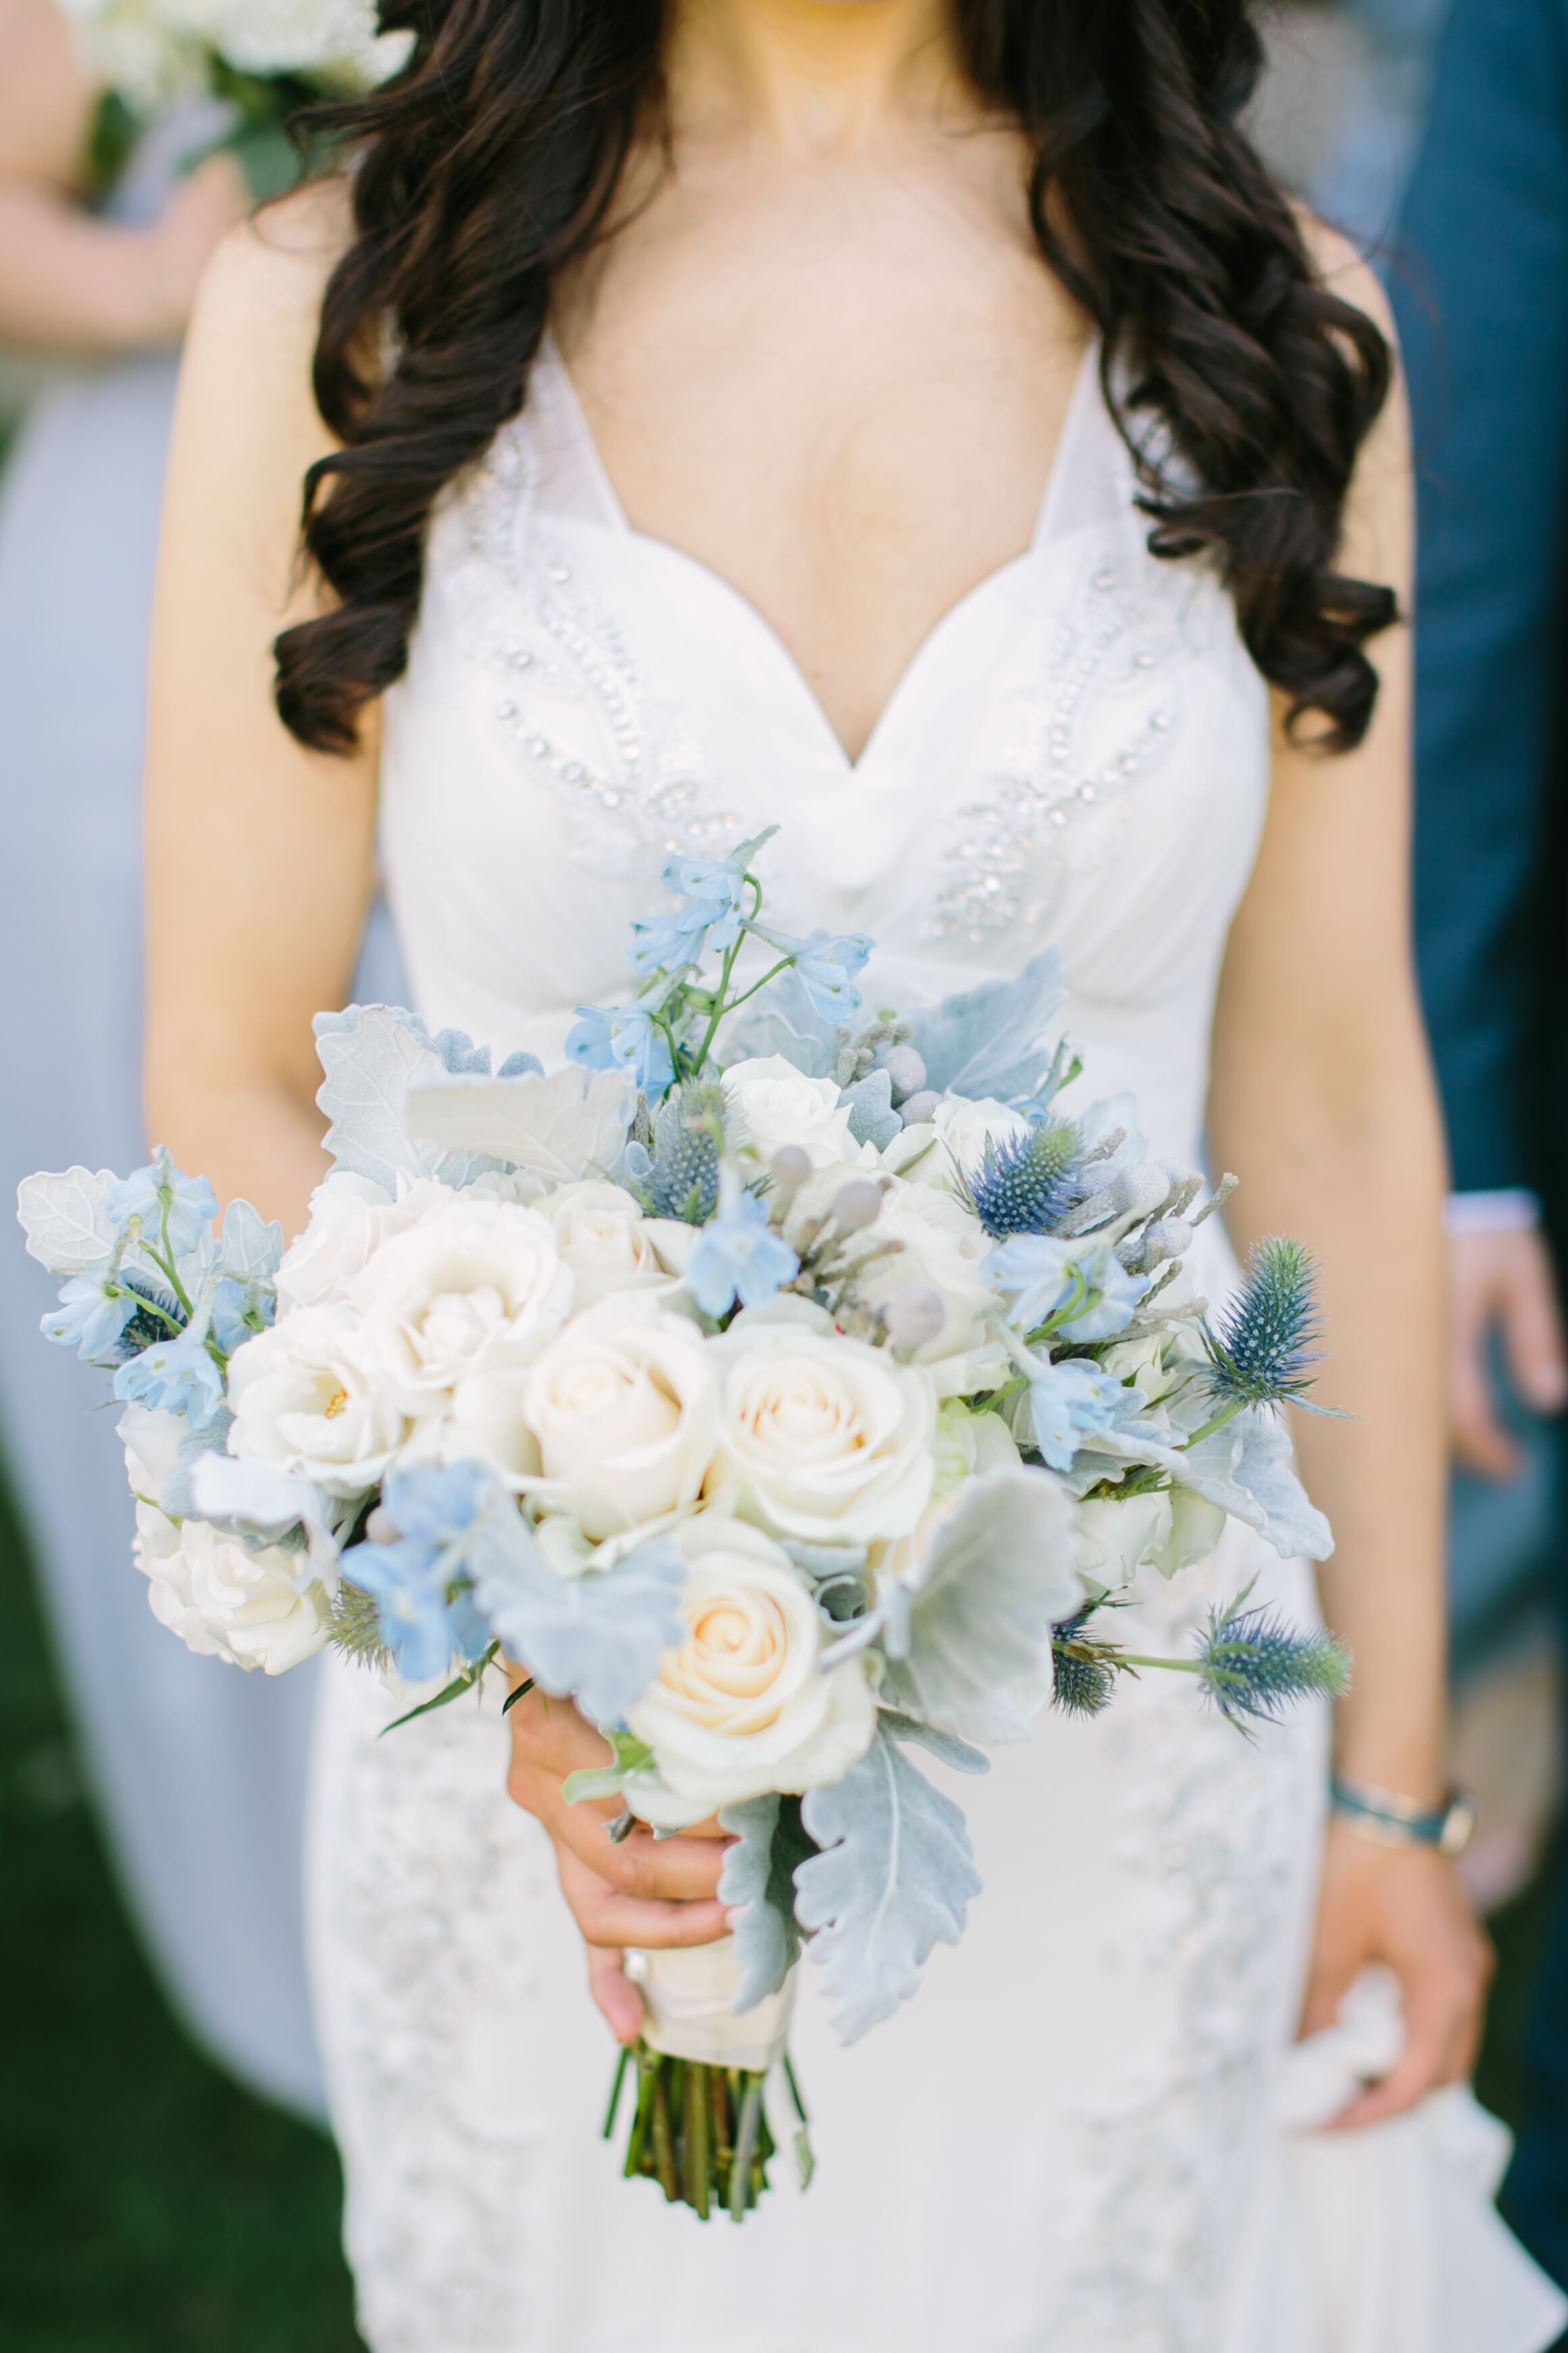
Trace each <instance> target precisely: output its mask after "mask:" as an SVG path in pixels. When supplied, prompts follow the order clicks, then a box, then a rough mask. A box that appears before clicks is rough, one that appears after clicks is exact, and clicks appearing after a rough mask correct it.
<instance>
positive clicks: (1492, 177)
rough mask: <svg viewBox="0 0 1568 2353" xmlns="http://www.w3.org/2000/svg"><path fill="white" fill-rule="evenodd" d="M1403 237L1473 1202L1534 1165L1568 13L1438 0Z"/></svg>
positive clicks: (1554, 5) (1441, 822) (1435, 867)
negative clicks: (1427, 103)
mask: <svg viewBox="0 0 1568 2353" xmlns="http://www.w3.org/2000/svg"><path fill="white" fill-rule="evenodd" d="M1401 244H1402V250H1401V254H1400V257H1399V261H1398V265H1397V267H1396V269H1395V272H1394V278H1395V284H1394V305H1395V311H1396V313H1397V315H1398V318H1399V325H1400V333H1401V337H1402V340H1403V343H1404V346H1405V365H1406V369H1407V372H1408V375H1409V380H1410V392H1411V402H1412V408H1413V412H1414V419H1415V453H1416V465H1417V473H1418V491H1419V513H1420V534H1421V536H1420V558H1419V567H1418V581H1417V591H1416V623H1417V640H1416V645H1417V652H1416V737H1415V741H1416V825H1415V921H1416V944H1417V954H1418V957H1419V963H1420V972H1421V985H1422V991H1423V995H1424V997H1425V1001H1426V1014H1427V1019H1428V1022H1429V1024H1430V1027H1431V1031H1432V1039H1433V1046H1434V1050H1435V1053H1436V1062H1437V1072H1438V1080H1439V1083H1440V1085H1441V1088H1442V1092H1443V1098H1444V1107H1445V1110H1446V1113H1447V1121H1448V1132H1449V1141H1450V1146H1451V1149H1452V1153H1453V1158H1454V1174H1455V1182H1456V1184H1457V1185H1458V1187H1461V1189H1466V1190H1469V1189H1485V1188H1489V1187H1494V1186H1499V1187H1500V1186H1511V1185H1521V1184H1528V1183H1530V1182H1531V1179H1532V1176H1533V1175H1534V1170H1533V1167H1532V1155H1531V1136H1530V1120H1529V1116H1528V1109H1529V1084H1530V1080H1529V1066H1530V1038H1531V999H1532V995H1533V990H1532V974H1533V968H1534V949H1533V944H1532V943H1533V934H1534V923H1533V915H1534V883H1535V879H1536V876H1537V874H1538V872H1539V867H1540V859H1541V854H1542V844H1543V840H1544V836H1545V828H1546V821H1547V818H1548V815H1549V811H1550V806H1551V800H1552V793H1553V789H1554V786H1555V783H1556V777H1555V774H1554V753H1553V744H1552V735H1553V732H1554V731H1553V720H1554V717H1555V709H1554V697H1555V691H1556V678H1555V673H1556V671H1557V669H1558V664H1557V662H1556V660H1555V659H1554V656H1555V651H1556V641H1557V630H1558V628H1559V625H1560V595H1561V589H1562V585H1563V549H1564V543H1565V524H1568V516H1565V512H1564V506H1565V501H1564V491H1565V472H1568V0H1457V5H1456V6H1455V10H1454V14H1453V16H1452V17H1451V19H1450V21H1449V26H1448V30H1447V38H1446V41H1445V44H1444V47H1443V50H1442V54H1441V58H1440V62H1439V67H1438V74H1437V82H1436V93H1435V100H1434V105H1433V109H1432V114H1431V119H1430V122H1429V125H1428V130H1427V134H1426V144H1425V147H1424V150H1423V153H1422V157H1421V161H1420V164H1419V165H1418V167H1417V170H1416V174H1415V180H1414V182H1413V184H1412V187H1411V191H1410V195H1409V198H1408V200H1407V204H1406V208H1405V221H1404V234H1403V237H1402V241H1401Z"/></svg>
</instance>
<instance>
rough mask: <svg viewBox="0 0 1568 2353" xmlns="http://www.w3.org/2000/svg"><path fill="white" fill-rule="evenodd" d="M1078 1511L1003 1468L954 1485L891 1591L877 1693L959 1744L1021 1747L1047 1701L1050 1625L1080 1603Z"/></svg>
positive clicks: (1049, 1486)
mask: <svg viewBox="0 0 1568 2353" xmlns="http://www.w3.org/2000/svg"><path fill="white" fill-rule="evenodd" d="M1077 1557H1078V1546H1077V1543H1076V1540H1075V1537H1074V1533H1073V1516H1072V1504H1071V1502H1070V1500H1069V1498H1068V1495H1067V1494H1066V1493H1065V1492H1064V1491H1063V1489H1062V1488H1060V1487H1059V1486H1058V1484H1057V1482H1055V1480H1053V1479H1050V1478H1047V1476H1046V1474H1045V1473H1044V1472H1040V1471H1030V1470H1026V1469H1024V1468H1023V1467H1022V1466H1018V1467H1011V1466H1004V1467H1002V1468H1000V1469H998V1470H995V1471H988V1472H984V1475H983V1476H981V1477H980V1478H977V1479H971V1480H968V1481H966V1482H965V1483H964V1484H963V1486H962V1487H961V1488H959V1489H958V1491H957V1493H956V1495H955V1498H954V1500H953V1502H952V1504H950V1505H949V1507H948V1509H947V1510H946V1512H945V1513H944V1514H942V1516H941V1517H940V1518H939V1519H937V1520H935V1521H934V1522H933V1523H932V1525H931V1530H930V1534H929V1535H928V1537H927V1539H926V1549H925V1553H924V1556H923V1558H922V1559H921V1561H920V1563H919V1564H918V1565H917V1567H915V1569H914V1570H913V1571H912V1572H911V1573H910V1575H909V1576H908V1577H903V1578H900V1580H899V1582H898V1583H897V1584H895V1585H892V1586H890V1587H889V1589H888V1591H887V1593H886V1594H885V1597H884V1599H885V1601H886V1605H887V1609H888V1613H889V1622H888V1627H887V1630H886V1633H885V1634H884V1637H883V1641H884V1647H885V1649H886V1651H887V1653H888V1668H887V1672H886V1674H885V1676H884V1678H883V1682H882V1697H883V1698H884V1699H885V1700H886V1701H887V1702H888V1703H889V1705H890V1706H892V1707H895V1708H899V1709H901V1710H902V1711H903V1712H904V1713H905V1714H906V1715H911V1716H914V1717H915V1718H916V1719H917V1720H919V1721H920V1722H921V1723H923V1724H930V1725H935V1726H936V1727H937V1729H938V1730H939V1731H942V1732H948V1733H952V1734H955V1735H956V1736H957V1737H958V1738H959V1739H960V1740H981V1741H991V1740H1022V1739H1024V1738H1025V1737H1026V1736H1027V1734H1028V1732H1029V1729H1030V1726H1031V1725H1033V1723H1034V1720H1035V1718H1036V1716H1037V1715H1038V1714H1039V1712H1040V1709H1041V1708H1042V1707H1043V1706H1044V1705H1045V1704H1046V1702H1047V1700H1048V1699H1049V1697H1050V1694H1051V1629H1052V1627H1053V1626H1055V1625H1058V1624H1059V1623H1060V1621H1061V1620H1063V1619H1065V1618H1070V1617H1071V1616H1072V1614H1073V1612H1074V1610H1075V1609H1078V1608H1079V1604H1080V1602H1081V1600H1082V1598H1083V1596H1082V1589H1081V1586H1080V1582H1079V1576H1078V1572H1077V1567H1076V1561H1077Z"/></svg>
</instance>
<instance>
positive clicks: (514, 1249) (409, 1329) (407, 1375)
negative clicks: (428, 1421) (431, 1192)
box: [349, 1187, 574, 1415]
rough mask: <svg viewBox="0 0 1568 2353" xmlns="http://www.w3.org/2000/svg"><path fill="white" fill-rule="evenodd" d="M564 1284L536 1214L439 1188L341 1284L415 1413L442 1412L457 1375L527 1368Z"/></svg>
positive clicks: (552, 1328) (563, 1298)
mask: <svg viewBox="0 0 1568 2353" xmlns="http://www.w3.org/2000/svg"><path fill="white" fill-rule="evenodd" d="M573 1290H574V1283H573V1275H572V1270H571V1268H570V1267H569V1266H567V1265H566V1264H564V1262H563V1260H562V1258H561V1255H560V1252H559V1251H558V1250H557V1249H556V1246H555V1236H554V1234H553V1233H552V1230H551V1226H550V1221H549V1219H547V1218H546V1217H544V1216H543V1215H542V1212H541V1211H540V1210H538V1209H534V1208H525V1207H524V1206H523V1205H522V1203H521V1202H519V1201H504V1200H500V1199H498V1198H496V1197H495V1195H494V1194H491V1193H454V1192H451V1191H449V1190H447V1187H441V1198H439V1199H438V1200H435V1201H432V1202H431V1203H430V1204H429V1206H428V1207H427V1208H426V1209H425V1210H424V1211H423V1212H422V1214H421V1216H420V1218H419V1220H418V1223H417V1224H416V1225H414V1226H412V1227H410V1228H409V1229H408V1230H407V1231H406V1232H405V1233H401V1234H395V1235H394V1236H393V1238H392V1240H390V1241H388V1242H385V1243H384V1245H383V1246H382V1248H381V1249H380V1250H377V1251H376V1253H375V1255H374V1258H372V1259H370V1260H368V1261H366V1263H365V1265H364V1266H363V1269H362V1270H361V1271H360V1272H359V1274H357V1275H356V1276H355V1278H354V1280H353V1282H352V1283H351V1285H350V1286H349V1293H350V1298H351V1301H352V1303H353V1305H354V1306H355V1307H356V1308H357V1309H358V1310H359V1311H360V1313H361V1314H363V1319H364V1330H365V1337H366V1343H367V1345H368V1346H369V1347H370V1348H371V1349H372V1350H373V1351H374V1355H375V1356H376V1358H377V1360H378V1362H379V1363H380V1364H381V1365H382V1366H383V1367H384V1370H385V1372H386V1375H387V1377H388V1378H389V1379H390V1380H391V1382H392V1383H393V1385H394V1387H395V1390H396V1392H397V1395H398V1397H399V1398H400V1400H401V1402H402V1404H403V1406H404V1409H405V1411H406V1412H408V1413H411V1414H416V1415H422V1414H429V1413H437V1414H439V1413H444V1412H445V1411H446V1410H447V1404H448V1400H449V1398H450V1396H451V1392H452V1391H453V1390H454V1389H455V1388H457V1386H458V1383H459V1382H460V1381H465V1380H468V1379H470V1378H472V1377H474V1376H476V1375H478V1374H482V1373H490V1372H501V1371H509V1370H515V1369H518V1368H521V1367H522V1366H527V1365H531V1363H532V1362H533V1360H534V1358H535V1357H536V1356H539V1354H540V1353H541V1351H542V1349H543V1348H545V1347H547V1346H548V1345H549V1344H550V1342H551V1341H552V1339H553V1338H554V1336H555V1335H556V1333H557V1332H559V1331H560V1329H561V1326H562V1325H563V1324H564V1322H565V1321H566V1318H567V1316H568V1315H569V1314H570V1313H571V1311H572V1300H573Z"/></svg>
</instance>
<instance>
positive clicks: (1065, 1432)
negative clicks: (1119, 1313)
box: [1029, 1356, 1127, 1471]
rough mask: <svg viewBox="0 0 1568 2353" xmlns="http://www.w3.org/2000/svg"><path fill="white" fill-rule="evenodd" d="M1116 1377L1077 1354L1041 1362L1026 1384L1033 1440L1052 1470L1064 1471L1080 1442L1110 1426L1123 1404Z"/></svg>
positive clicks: (1093, 1436) (1124, 1399)
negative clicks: (1032, 1424)
mask: <svg viewBox="0 0 1568 2353" xmlns="http://www.w3.org/2000/svg"><path fill="white" fill-rule="evenodd" d="M1126 1398H1127V1393H1126V1391H1125V1389H1124V1388H1122V1386H1121V1382H1120V1381H1119V1380H1115V1379H1113V1378H1112V1377H1111V1376H1110V1374H1109V1373H1102V1372H1100V1370H1099V1369H1098V1368H1097V1367H1096V1366H1093V1365H1089V1364H1085V1363H1084V1362H1083V1360H1082V1359H1081V1357H1076V1356H1069V1357H1068V1359H1067V1361H1066V1362H1065V1363H1063V1364H1059V1365H1052V1364H1047V1363H1042V1364H1041V1365H1040V1367H1039V1369H1038V1371H1037V1373H1036V1374H1035V1375H1034V1376H1033V1377H1032V1378H1031V1380H1030V1383H1029V1408H1030V1416H1031V1419H1032V1420H1033V1423H1034V1430H1035V1443H1036V1444H1037V1446H1038V1448H1039V1450H1040V1452H1041V1453H1042V1454H1043V1455H1044V1457H1045V1459H1046V1461H1047V1462H1048V1463H1049V1465H1050V1467H1051V1469H1052V1470H1053V1471H1070V1470H1071V1468H1072V1460H1073V1456H1074V1455H1075V1454H1076V1453H1077V1452H1078V1450H1079V1447H1080V1446H1081V1445H1082V1444H1083V1442H1084V1440H1086V1439H1089V1438H1095V1437H1098V1436H1100V1434H1101V1433H1102V1432H1104V1431H1105V1430H1110V1429H1111V1428H1112V1427H1113V1426H1114V1424H1115V1420H1116V1416H1117V1413H1118V1411H1119V1409H1121V1406H1123V1405H1124V1404H1125V1403H1126Z"/></svg>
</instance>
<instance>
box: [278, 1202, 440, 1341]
mask: <svg viewBox="0 0 1568 2353" xmlns="http://www.w3.org/2000/svg"><path fill="white" fill-rule="evenodd" d="M447 1192H448V1188H447V1187H446V1186H445V1185H442V1184H438V1183H437V1180H436V1178H435V1177H433V1176H431V1177H426V1178H425V1179H424V1180H423V1181H422V1182H421V1183H419V1184H416V1185H410V1186H408V1187H405V1190H404V1192H403V1193H402V1194H401V1196H400V1197H399V1198H397V1199H396V1200H394V1199H393V1197H392V1195H391V1194H390V1193H389V1192H388V1191H387V1190H386V1188H385V1187H384V1186H382V1185H377V1184H374V1183H373V1182H372V1180H371V1179H370V1178H369V1177H368V1176H352V1175H351V1174H350V1173H349V1171H348V1170H347V1169H346V1168H339V1169H334V1170H333V1172H332V1174H331V1176H329V1177H328V1178H327V1179H326V1181H325V1183H324V1184H321V1185H318V1186H317V1187H316V1189H315V1191H314V1192H313V1193H312V1194H311V1196H310V1222H309V1224H308V1225H307V1226H306V1228H305V1230H304V1232H303V1233H302V1234H300V1235H299V1236H298V1237H297V1238H296V1239H295V1240H293V1241H292V1242H290V1243H289V1248H288V1249H287V1250H285V1252H284V1254H283V1262H282V1264H281V1266H279V1270H278V1313H279V1315H287V1314H289V1313H290V1312H291V1311H292V1310H293V1309H294V1308H296V1307H319V1306H320V1305H321V1303H322V1302H323V1301H325V1300H329V1299H344V1298H346V1297H347V1296H348V1290H349V1285H350V1284H351V1282H353V1279H354V1277H355V1275H357V1274H358V1273H359V1272H360V1271H361V1269H362V1268H363V1266H364V1265H365V1264H366V1263H367V1262H368V1261H369V1260H371V1259H372V1258H374V1255H375V1253H376V1251H377V1250H379V1249H380V1248H381V1246H382V1244H383V1242H384V1241H388V1240H391V1238H392V1236H393V1235H394V1234H401V1233H404V1232H406V1230H407V1229H408V1228H409V1227H410V1226H412V1225H415V1224H416V1223H417V1222H418V1219H419V1218H420V1217H421V1216H422V1214H423V1213H424V1211H425V1210H426V1209H427V1208H429V1207H430V1205H431V1204H432V1202H435V1201H438V1200H440V1199H441V1198H442V1197H443V1196H444V1195H447Z"/></svg>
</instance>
